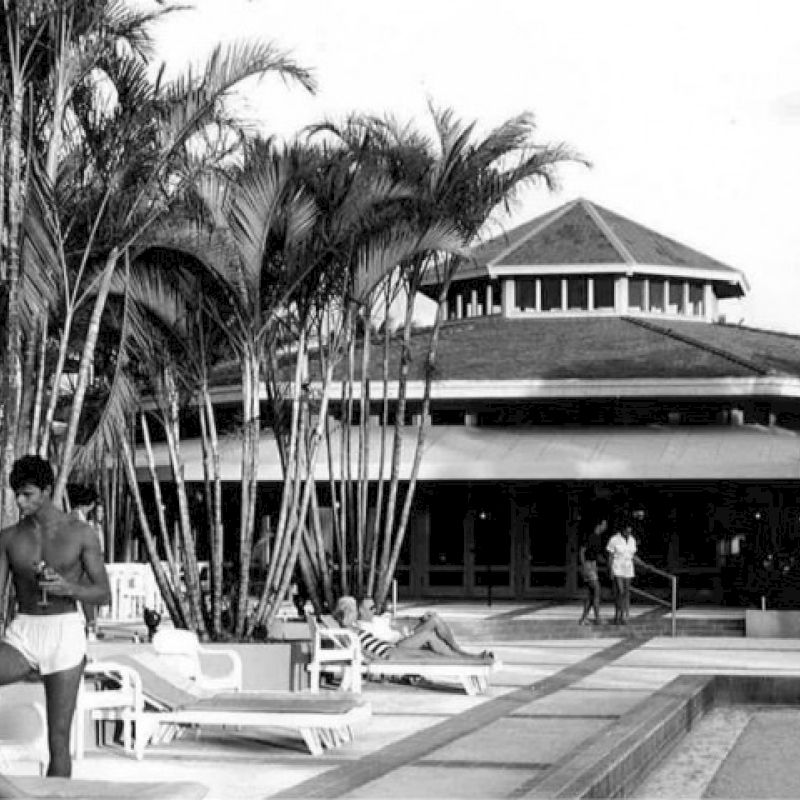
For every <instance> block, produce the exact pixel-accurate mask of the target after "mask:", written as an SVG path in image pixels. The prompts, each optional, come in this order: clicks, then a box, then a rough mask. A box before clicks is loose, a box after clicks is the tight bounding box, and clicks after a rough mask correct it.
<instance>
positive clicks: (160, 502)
mask: <svg viewBox="0 0 800 800" xmlns="http://www.w3.org/2000/svg"><path fill="white" fill-rule="evenodd" d="M140 419H141V425H142V439H143V442H144V451H145V453H146V454H147V469H148V471H149V472H150V481H151V483H152V485H153V499H154V501H155V506H156V516H157V518H158V529H159V533H160V534H161V547H162V549H163V550H164V559H165V560H166V562H167V566H168V567H169V571H170V575H171V576H172V587H173V592H174V594H175V603H176V605H178V606H179V607H180V610H181V616H182V617H183V619H184V620H187V621H188V620H190V619H191V617H192V615H191V612H190V610H189V606H188V605H187V604H186V600H185V598H184V597H183V594H182V593H181V572H180V566H179V565H178V563H177V561H176V558H175V551H174V548H173V546H172V542H171V541H170V535H169V529H168V527H167V519H166V516H165V515H164V499H163V496H162V494H161V481H160V480H159V478H158V471H157V470H156V460H155V456H154V455H153V445H152V442H151V439H150V426H149V425H148V424H147V417H146V416H145V414H144V413H142V414H141V416H140Z"/></svg>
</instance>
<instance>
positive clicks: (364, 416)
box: [356, 304, 371, 597]
mask: <svg viewBox="0 0 800 800" xmlns="http://www.w3.org/2000/svg"><path fill="white" fill-rule="evenodd" d="M365 307H366V308H369V305H368V304H367V305H366V306H365ZM362 320H363V324H364V333H363V340H362V341H363V344H362V347H361V386H360V391H359V410H360V414H359V425H358V445H359V446H358V481H357V484H356V486H357V488H358V513H357V519H356V534H357V543H358V545H357V546H358V592H359V597H363V596H364V587H365V585H366V581H367V580H368V575H367V574H366V571H365V570H366V569H367V568H368V567H367V566H366V565H369V563H370V555H369V552H368V550H369V549H371V548H369V546H368V542H369V536H368V535H367V506H368V504H369V434H370V430H369V412H370V408H369V356H370V332H371V331H370V318H369V314H368V313H363V314H362Z"/></svg>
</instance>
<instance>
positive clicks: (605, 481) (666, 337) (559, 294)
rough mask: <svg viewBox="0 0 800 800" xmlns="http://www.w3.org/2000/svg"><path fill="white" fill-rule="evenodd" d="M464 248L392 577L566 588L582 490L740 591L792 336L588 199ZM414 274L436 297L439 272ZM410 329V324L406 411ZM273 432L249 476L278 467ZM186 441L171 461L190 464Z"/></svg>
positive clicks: (416, 350)
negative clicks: (731, 319)
mask: <svg viewBox="0 0 800 800" xmlns="http://www.w3.org/2000/svg"><path fill="white" fill-rule="evenodd" d="M470 256H471V258H469V259H468V260H467V263H466V264H465V265H464V267H463V268H462V269H461V270H460V271H459V272H458V274H457V276H456V278H455V279H454V281H453V282H452V284H451V285H450V287H449V289H448V290H447V293H446V299H445V300H444V301H443V305H444V308H443V309H442V310H443V312H444V315H445V319H446V322H445V323H444V325H443V327H442V330H441V333H440V338H439V346H438V355H437V360H436V374H435V380H434V382H433V386H432V394H431V406H430V415H429V419H428V420H426V422H428V423H430V429H429V430H428V432H427V435H426V439H425V451H424V455H423V459H422V464H421V469H420V472H419V483H418V486H417V495H416V500H415V504H414V512H413V519H412V520H411V523H410V526H409V533H408V537H407V541H406V545H405V547H404V551H403V555H402V564H401V567H400V570H399V572H398V580H399V583H400V593H401V595H406V596H410V597H453V598H456V597H457V598H476V597H485V596H487V595H489V596H490V597H494V598H503V597H505V598H516V599H523V598H532V597H559V596H571V595H574V594H575V593H576V592H577V591H579V578H578V568H577V559H578V548H579V541H580V537H581V535H582V531H583V529H584V527H585V525H586V524H587V521H588V520H589V519H590V518H591V517H592V516H593V515H594V514H595V512H596V511H597V509H603V513H609V512H610V513H612V515H613V513H614V512H615V511H616V510H618V509H619V508H621V507H628V508H630V507H634V506H635V507H636V508H637V509H639V510H640V511H641V512H642V513H641V514H639V515H638V519H639V527H638V530H637V537H638V539H639V552H640V554H641V555H642V557H643V558H645V559H646V560H647V561H648V562H650V563H652V564H654V565H655V566H657V567H659V568H661V569H663V570H665V571H666V572H669V573H671V574H675V575H677V576H678V578H679V585H680V587H681V596H682V597H694V598H696V599H707V600H709V601H713V602H720V601H723V600H729V601H731V602H743V601H745V600H746V599H747V598H746V597H745V598H744V600H743V594H742V593H743V592H744V593H745V594H746V593H747V592H752V591H756V590H757V589H756V588H755V587H754V586H753V585H751V583H752V582H750V583H748V582H749V581H750V578H749V577H748V576H749V575H751V572H748V570H750V569H751V567H752V564H753V563H755V562H756V561H759V563H763V561H764V560H765V559H767V560H769V559H773V561H774V563H776V564H777V563H779V561H780V560H781V559H783V560H784V561H783V562H781V563H789V562H790V561H791V559H792V558H793V553H794V552H796V551H797V550H798V545H799V544H800V492H798V489H799V488H800V484H798V478H800V435H798V428H800V337H797V336H791V335H787V334H783V333H778V332H774V331H768V330H757V329H753V328H748V327H743V326H739V325H730V324H725V323H724V322H723V321H722V320H721V313H720V310H721V305H722V304H723V302H724V301H725V300H728V299H731V298H739V297H742V296H744V295H745V294H746V293H747V292H748V291H749V286H748V284H747V280H746V278H745V276H744V274H743V273H742V272H740V271H739V270H738V269H735V268H733V267H731V266H728V265H726V264H723V263H721V262H719V261H717V260H715V259H714V258H711V257H709V256H707V255H704V254H703V253H700V252H698V251H696V250H694V249H692V248H690V247H687V246H685V245H683V244H681V243H680V242H677V241H675V240H673V239H670V238H668V237H666V236H663V235H661V234H659V233H657V232H655V231H653V230H650V229H648V228H646V227H644V226H642V225H640V224H638V223H636V222H633V221H632V220H629V219H626V218H625V217H622V216H620V215H618V214H616V213H613V212H612V211H609V210H607V209H605V208H602V207H601V206H598V205H597V204H595V203H592V202H590V201H588V200H585V199H578V200H575V201H573V202H570V203H567V204H565V205H563V206H561V207H560V208H557V209H555V210H554V211H551V212H549V213H547V214H543V215H542V216H540V217H537V218H536V219H533V220H531V221H530V222H527V223H525V224H523V225H520V226H518V227H516V228H513V229H512V230H509V231H507V232H504V233H503V234H502V235H499V236H497V237H495V238H493V239H491V240H489V241H484V242H481V243H479V244H477V245H476V246H475V247H474V248H473V250H472V252H471V254H470ZM424 291H425V292H426V294H428V295H429V296H430V297H431V298H434V299H436V300H437V301H438V298H439V297H440V293H441V287H440V286H439V283H438V276H437V275H436V274H434V273H431V274H430V275H429V276H428V278H427V282H426V284H425V286H424ZM427 340H428V337H427V335H426V332H424V331H421V332H419V333H417V334H415V335H414V336H412V358H411V367H410V368H411V376H410V377H411V380H410V383H409V396H408V409H409V410H408V415H409V416H408V418H409V422H414V421H419V417H418V415H419V414H420V412H421V406H420V401H421V398H422V394H423V384H424V377H425V376H424V365H425V357H424V356H425V353H426V348H427ZM393 357H394V358H397V357H398V356H397V354H396V353H395V354H394V355H393ZM375 369H376V373H375V375H373V376H371V377H372V378H373V380H374V387H375V389H374V391H373V392H372V395H371V396H372V397H373V398H374V397H377V396H378V393H379V391H380V376H379V375H378V372H377V371H378V369H379V367H378V366H376V367H375ZM393 374H395V373H393ZM231 391H232V395H231V396H234V395H235V394H236V388H235V386H233V385H232V386H231ZM395 395H396V393H395ZM395 395H393V394H392V392H391V391H390V396H395ZM220 396H221V395H220ZM406 434H407V436H408V446H407V447H405V448H404V454H403V459H404V460H403V470H404V475H408V474H410V470H411V459H412V454H413V444H412V443H413V441H414V440H415V438H416V430H415V429H414V428H413V426H409V428H407V430H406ZM271 446H272V447H273V451H274V445H270V443H269V442H268V441H265V443H264V444H263V445H262V464H261V472H260V480H261V481H262V482H263V486H264V487H265V489H266V490H268V489H269V487H270V486H277V485H278V484H279V482H280V480H281V472H280V466H279V461H278V459H277V456H275V457H273V455H274V453H273V454H272V455H271V454H270V449H269V448H270V447H271ZM372 451H373V453H374V452H377V446H376V447H375V448H372ZM197 456H198V457H197V458H195V459H190V463H189V464H188V465H187V473H186V479H187V480H197V481H200V480H202V468H201V463H202V459H201V458H200V454H199V450H198V453H197ZM336 458H338V455H337V456H336ZM239 460H240V459H239V452H238V449H237V444H236V443H233V444H232V446H231V449H230V453H229V454H227V455H226V453H225V451H223V470H225V471H226V472H225V475H226V477H228V478H229V479H230V480H233V481H235V480H237V478H238V469H239ZM319 463H320V471H319V472H318V478H319V480H326V479H327V476H326V475H325V474H324V472H325V468H326V467H325V464H326V463H327V459H326V458H325V457H321V458H320V459H319ZM787 559H788V560H787ZM647 580H648V578H647V577H646V576H642V578H641V581H642V583H643V584H646V582H647ZM653 580H654V581H655V582H658V581H659V580H661V579H660V578H659V577H658V576H655V577H654V578H653ZM661 582H662V583H663V580H662V581H661ZM759 591H760V589H759Z"/></svg>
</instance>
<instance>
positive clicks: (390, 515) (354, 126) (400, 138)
mask: <svg viewBox="0 0 800 800" xmlns="http://www.w3.org/2000/svg"><path fill="white" fill-rule="evenodd" d="M430 112H431V119H432V122H433V128H434V136H433V137H429V136H428V135H426V134H424V133H423V132H421V131H420V130H418V129H416V128H414V127H413V126H411V125H400V124H398V123H397V121H396V120H394V119H393V118H391V117H389V118H383V119H377V118H370V117H354V118H351V119H350V120H348V121H347V124H345V125H344V126H334V125H328V126H326V129H327V130H330V131H332V132H334V133H335V134H336V135H338V136H339V137H340V139H341V141H342V142H343V143H344V144H345V145H346V146H349V147H350V148H352V149H354V150H358V151H359V152H361V151H362V150H363V149H364V147H365V144H366V146H367V147H369V148H371V151H372V163H373V165H374V166H376V167H377V168H380V169H383V170H384V171H385V173H386V174H387V175H389V176H392V177H393V178H395V179H397V178H402V179H403V180H405V181H407V182H408V183H409V184H410V185H412V186H414V187H416V189H417V192H416V194H415V196H414V199H413V201H409V202H408V203H406V204H405V205H404V206H403V220H404V221H405V223H406V224H407V225H408V226H409V227H410V228H412V229H414V228H419V227H424V226H426V225H431V224H434V223H435V222H438V223H440V224H449V225H452V226H453V228H454V229H455V230H456V231H457V232H458V234H459V236H460V239H461V242H462V244H463V245H464V246H466V245H468V244H470V243H472V241H473V240H474V239H475V238H476V237H477V236H478V234H479V232H480V231H481V229H482V228H483V227H484V226H485V225H486V224H487V222H488V221H489V220H490V218H491V215H492V213H493V212H495V211H496V210H497V209H498V208H499V207H505V208H506V209H507V208H508V207H509V205H510V204H511V203H512V202H513V201H514V199H515V197H516V196H517V195H518V193H519V192H520V190H521V189H523V188H524V187H527V186H530V185H531V184H537V183H543V184H544V185H545V186H546V187H548V188H552V187H553V185H554V182H555V177H556V169H557V167H558V166H559V165H560V164H561V163H563V162H565V161H570V160H575V159H576V158H577V156H576V155H575V154H574V153H573V152H572V151H571V150H570V149H569V148H567V147H565V146H563V145H558V146H539V145H536V144H535V142H534V140H533V136H534V134H535V126H534V122H533V118H532V117H531V115H529V114H522V115H519V116H518V117H515V118H513V119H510V120H508V121H507V122H504V123H503V124H501V125H500V126H498V127H497V128H496V129H495V130H493V131H490V132H489V133H488V134H486V135H484V136H482V137H480V136H478V135H477V134H476V127H477V126H476V123H474V122H473V123H470V124H466V123H463V122H461V121H459V120H457V119H456V118H455V115H454V113H453V111H452V110H449V109H445V110H441V109H437V108H435V107H433V106H431V107H430ZM463 260H464V259H463V256H462V255H461V254H460V253H458V252H452V253H446V252H437V251H436V250H435V249H429V250H426V251H420V252H418V253H416V254H415V255H414V257H410V258H407V259H406V260H405V261H404V262H403V265H402V274H401V275H400V276H399V281H400V282H401V283H402V285H403V287H404V291H405V297H406V310H405V320H406V322H405V324H404V326H403V333H402V341H401V343H400V358H399V367H398V370H399V371H398V374H397V375H396V376H395V379H396V380H397V386H398V390H397V402H396V406H395V414H394V426H393V427H394V432H393V439H392V444H391V462H390V474H389V479H388V485H385V481H384V478H383V464H384V457H385V454H386V452H387V451H388V449H389V448H388V446H387V443H386V442H385V439H384V437H385V436H386V435H387V433H388V419H389V415H388V401H387V387H388V380H389V376H388V368H389V358H388V355H389V348H390V340H389V335H390V331H389V327H388V325H384V327H383V335H384V345H385V347H384V359H383V376H384V377H383V380H384V383H383V385H384V394H383V397H384V411H383V426H382V439H381V445H380V447H381V453H380V460H379V477H378V481H377V484H378V485H377V499H376V502H375V513H374V515H373V520H374V521H373V525H372V527H371V529H370V530H364V531H363V533H362V534H360V535H359V536H358V538H357V542H358V546H359V547H363V548H364V551H363V552H360V553H358V554H357V556H356V562H357V564H358V565H359V573H361V570H362V569H363V568H364V565H367V567H368V574H367V576H366V578H364V577H363V576H361V575H360V574H359V575H358V576H357V577H356V581H357V588H358V589H360V588H361V587H362V586H363V587H365V591H366V593H368V594H374V595H375V596H376V599H377V600H378V602H383V601H384V600H385V598H386V596H387V594H388V592H389V589H390V586H391V580H392V577H393V575H394V572H395V570H396V567H397V561H398V558H399V555H400V550H401V547H402V544H403V540H404V537H405V532H406V527H407V524H408V519H409V515H410V511H411V506H412V503H413V499H414V489H415V485H416V479H417V475H418V473H419V466H420V463H421V459H422V452H423V446H424V441H425V432H426V423H425V420H426V419H427V416H428V412H429V408H430V390H431V382H432V379H433V376H434V373H435V366H436V349H437V343H438V336H439V330H440V327H441V322H442V316H441V309H442V306H443V304H444V300H445V298H446V296H447V290H448V288H449V286H450V283H451V281H452V279H453V276H454V275H455V273H456V271H457V269H458V268H459V266H460V265H461V263H463ZM432 268H436V269H437V270H438V273H439V275H440V281H439V287H440V293H439V308H438V312H437V315H436V318H435V322H434V325H433V327H432V329H431V330H430V335H429V339H428V345H427V355H426V366H425V387H424V393H423V398H422V403H421V409H420V414H419V420H420V421H419V423H418V429H417V438H416V445H415V451H414V457H413V462H412V468H411V474H410V477H409V480H408V482H407V484H406V485H405V488H404V496H403V498H402V504H400V488H401V484H400V461H401V456H402V441H403V440H402V435H401V434H402V428H403V426H404V419H405V414H406V386H407V381H408V372H409V364H410V354H411V331H412V326H411V324H410V320H411V319H412V317H413V312H414V305H415V301H416V297H417V294H418V292H419V287H420V283H421V280H422V277H423V275H424V274H425V271H426V270H428V269H432ZM389 296H391V290H390V289H387V290H386V297H387V298H388V297H389ZM368 329H369V326H365V333H364V339H363V348H362V356H363V359H364V363H363V365H362V375H363V374H364V373H365V372H366V371H367V370H368V366H367V363H368V341H369V338H368V335H367V333H366V331H367V330H368ZM361 398H362V400H361V408H362V419H363V417H364V408H365V406H366V402H367V400H366V398H365V396H364V393H363V390H362V394H361ZM360 430H361V431H363V426H362V427H361V429H360ZM365 435H366V434H365V433H362V437H364V436H365ZM358 480H359V482H363V481H365V480H366V475H365V473H364V471H361V472H360V473H359V476H358ZM359 496H360V497H366V496H367V492H366V488H364V489H362V490H361V491H360V493H359ZM340 499H342V498H340ZM344 499H346V493H344ZM343 502H344V500H343ZM362 502H363V501H362ZM399 504H400V505H399ZM398 506H399V507H398ZM355 519H356V520H357V524H358V526H359V528H361V527H363V526H365V524H366V515H365V513H364V511H363V507H362V508H361V509H359V510H358V511H357V512H356V514H355Z"/></svg>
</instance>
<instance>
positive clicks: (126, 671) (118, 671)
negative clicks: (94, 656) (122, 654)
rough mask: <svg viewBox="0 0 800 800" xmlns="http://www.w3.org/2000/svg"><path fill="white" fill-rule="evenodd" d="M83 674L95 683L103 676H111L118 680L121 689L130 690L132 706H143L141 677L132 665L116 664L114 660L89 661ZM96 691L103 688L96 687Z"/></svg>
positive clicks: (135, 707) (137, 707)
mask: <svg viewBox="0 0 800 800" xmlns="http://www.w3.org/2000/svg"><path fill="white" fill-rule="evenodd" d="M83 674H84V676H85V677H87V678H90V679H94V680H95V682H96V683H99V681H100V680H101V679H103V678H112V679H113V680H116V681H118V682H119V685H120V689H121V690H122V691H127V692H130V696H131V698H132V706H133V708H134V709H141V708H144V692H143V690H142V679H141V677H139V673H138V672H137V671H136V670H135V669H133V668H132V667H128V666H125V665H124V664H117V663H116V662H114V661H89V662H88V663H87V664H86V667H85V668H84V671H83ZM98 691H103V689H102V688H101V689H98Z"/></svg>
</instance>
